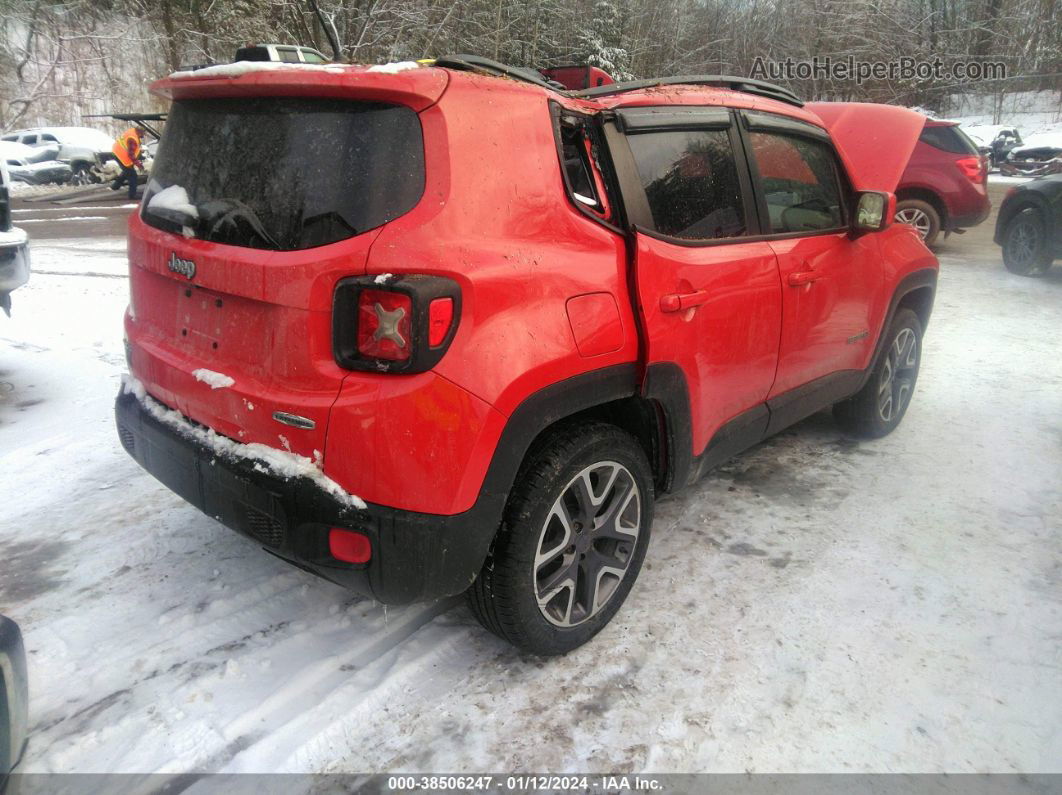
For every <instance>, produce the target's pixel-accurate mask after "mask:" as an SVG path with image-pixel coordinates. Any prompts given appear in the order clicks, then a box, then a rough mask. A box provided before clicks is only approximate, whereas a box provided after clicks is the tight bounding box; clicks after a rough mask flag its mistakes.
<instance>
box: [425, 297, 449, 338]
mask: <svg viewBox="0 0 1062 795" xmlns="http://www.w3.org/2000/svg"><path fill="white" fill-rule="evenodd" d="M453 319H454V299H453V298H436V299H435V300H433V301H432V302H431V305H430V306H429V307H428V345H429V347H432V348H437V347H439V346H440V345H442V343H443V340H444V339H446V332H448V331H449V330H450V323H452V322H453Z"/></svg>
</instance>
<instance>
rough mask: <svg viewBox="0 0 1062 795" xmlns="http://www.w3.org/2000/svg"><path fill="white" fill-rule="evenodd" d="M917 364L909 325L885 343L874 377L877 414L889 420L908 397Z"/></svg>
mask: <svg viewBox="0 0 1062 795" xmlns="http://www.w3.org/2000/svg"><path fill="white" fill-rule="evenodd" d="M917 367H918V337H917V336H916V335H915V333H914V331H913V330H912V329H909V328H903V329H900V333H899V334H897V335H896V337H895V339H893V341H892V345H890V346H889V350H888V353H887V355H886V356H885V362H884V367H883V368H882V370H881V380H880V381H878V416H880V417H881V419H882V421H883V422H891V421H892V419H893V418H894V417H897V416H899V415H900V414H901V413H902V412H903V409H904V407H905V406H906V405H907V402H908V401H909V400H910V399H911V390H912V389H913V388H914V379H915V374H916V369H917Z"/></svg>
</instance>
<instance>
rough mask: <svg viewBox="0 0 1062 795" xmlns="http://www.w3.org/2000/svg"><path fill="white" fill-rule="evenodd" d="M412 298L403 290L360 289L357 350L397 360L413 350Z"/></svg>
mask: <svg viewBox="0 0 1062 795" xmlns="http://www.w3.org/2000/svg"><path fill="white" fill-rule="evenodd" d="M412 315H413V301H412V299H411V298H410V297H409V296H408V295H406V294H405V293H394V292H390V291H387V290H362V291H361V294H360V295H359V296H358V351H359V352H360V353H361V355H362V356H368V357H371V358H373V359H387V360H389V361H392V362H399V361H403V360H405V359H408V358H409V354H410V351H411V350H412V338H411V337H412V335H411V333H410V331H411V328H412V326H411V323H410V318H411V317H412Z"/></svg>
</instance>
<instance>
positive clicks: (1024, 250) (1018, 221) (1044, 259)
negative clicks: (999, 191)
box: [1003, 207, 1052, 276]
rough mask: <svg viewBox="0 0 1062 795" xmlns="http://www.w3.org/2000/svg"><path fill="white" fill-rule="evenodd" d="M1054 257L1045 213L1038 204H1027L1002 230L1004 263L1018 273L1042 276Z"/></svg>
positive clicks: (1010, 269) (1011, 270)
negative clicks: (1038, 208)
mask: <svg viewBox="0 0 1062 795" xmlns="http://www.w3.org/2000/svg"><path fill="white" fill-rule="evenodd" d="M1051 260H1052V257H1051V253H1050V251H1049V250H1048V247H1047V225H1046V224H1045V223H1044V219H1043V216H1042V215H1041V214H1040V211H1039V210H1037V209H1036V208H1035V207H1026V208H1025V209H1024V210H1022V211H1021V212H1019V213H1016V214H1015V215H1014V217H1013V218H1011V219H1010V221H1009V222H1008V223H1007V229H1006V231H1005V232H1004V233H1003V265H1004V266H1006V268H1007V270H1008V271H1010V272H1011V273H1016V274H1018V275H1019V276H1042V275H1044V274H1045V273H1047V270H1048V268H1050V267H1051Z"/></svg>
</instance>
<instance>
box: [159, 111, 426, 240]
mask: <svg viewBox="0 0 1062 795" xmlns="http://www.w3.org/2000/svg"><path fill="white" fill-rule="evenodd" d="M423 192H424V145H423V140H422V135H421V128H420V120H419V119H418V118H417V114H416V113H415V112H414V111H413V110H412V109H410V108H407V107H404V106H399V105H385V104H380V103H370V102H349V101H341V100H327V99H286V98H254V99H222V100H205V99H201V100H185V101H181V102H175V103H174V104H173V107H172V110H171V112H170V117H169V120H168V121H167V123H166V133H165V135H164V136H163V140H162V142H161V144H160V145H159V150H158V155H157V157H156V159H155V162H154V166H153V168H152V173H151V182H150V183H149V185H148V190H147V194H146V195H145V197H144V205H143V210H142V217H143V219H144V221H145V223H148V224H151V225H152V226H155V227H158V228H159V229H165V230H167V231H170V232H176V233H179V234H184V235H185V236H188V237H195V238H199V239H201V240H211V241H213V242H216V243H228V244H230V245H235V246H247V247H251V248H264V249H273V250H278V251H291V250H295V249H305V248H312V247H314V246H323V245H326V244H328V243H335V242H336V241H339V240H343V239H345V238H349V237H353V236H354V235H359V234H361V233H362V232H365V231H367V230H369V229H373V228H374V227H377V226H380V225H381V224H385V223H387V222H388V221H390V220H392V219H394V218H397V217H398V216H400V215H402V214H404V213H406V212H408V211H409V210H411V209H412V208H413V207H414V206H415V205H416V203H417V202H418V201H419V200H420V197H421V194H422V193H423Z"/></svg>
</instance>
